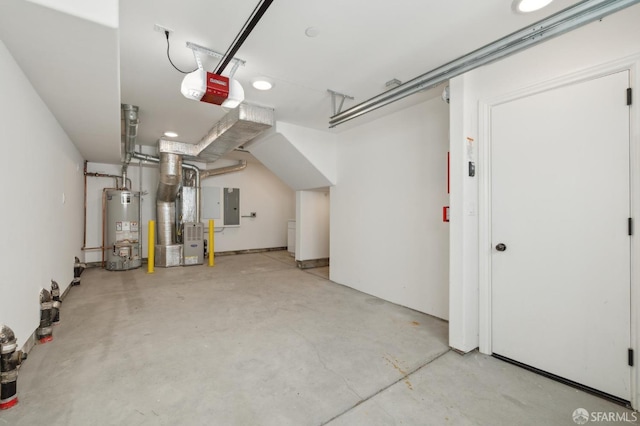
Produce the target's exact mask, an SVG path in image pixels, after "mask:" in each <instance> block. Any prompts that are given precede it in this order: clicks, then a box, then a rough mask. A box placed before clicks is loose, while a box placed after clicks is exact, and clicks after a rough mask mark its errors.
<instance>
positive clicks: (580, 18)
mask: <svg viewBox="0 0 640 426" xmlns="http://www.w3.org/2000/svg"><path fill="white" fill-rule="evenodd" d="M636 3H640V0H584V1H582V2H580V3H577V4H575V5H574V6H571V7H568V8H566V9H564V10H562V11H560V12H558V13H556V14H554V15H551V16H549V17H548V18H545V19H543V20H541V21H538V22H536V23H535V24H533V25H531V26H529V27H526V28H523V29H521V30H519V31H516V32H514V33H512V34H510V35H508V36H506V37H503V38H501V39H499V40H497V41H494V42H493V43H490V44H488V45H486V46H484V47H481V48H480V49H477V50H474V51H473V52H471V53H468V54H466V55H464V56H462V57H460V58H458V59H455V60H453V61H451V62H449V63H447V64H445V65H443V66H441V67H438V68H436V69H434V70H431V71H429V72H427V73H425V74H422V75H420V76H418V77H416V78H414V79H413V80H409V81H407V82H406V83H404V84H401V85H400V86H398V87H395V88H393V89H390V90H387V91H386V92H384V93H381V94H379V95H377V96H374V97H373V98H371V99H368V100H366V101H364V102H362V103H360V104H358V105H356V106H353V107H351V108H349V109H347V110H345V111H343V112H340V113H338V114H335V115H334V116H332V117H331V118H330V120H329V127H330V128H332V127H336V126H338V125H340V124H343V123H345V122H347V121H349V120H353V119H354V118H356V117H359V116H361V115H363V114H366V113H368V112H371V111H374V110H376V109H378V108H380V107H383V106H385V105H388V104H390V103H392V102H395V101H398V100H400V99H403V98H405V97H407V96H410V95H413V94H414V93H417V92H420V91H423V90H427V89H431V88H433V87H435V86H437V85H438V84H441V83H443V82H445V81H447V80H449V79H451V78H453V77H456V76H459V75H461V74H464V73H465V72H468V71H471V70H473V69H475V68H478V67H480V66H482V65H486V64H488V63H490V62H493V61H496V60H498V59H502V58H504V57H506V56H509V55H512V54H514V53H516V52H519V51H522V50H524V49H526V48H528V47H531V46H533V45H536V44H538V43H540V42H542V41H545V40H548V39H551V38H553V37H555V36H558V35H561V34H564V33H566V32H569V31H571V30H574V29H576V28H578V27H581V26H583V25H585V24H588V23H590V22H593V21H596V20H598V19H601V18H604V17H605V16H608V15H610V14H612V13H615V12H618V11H620V10H622V9H625V8H627V7H629V6H632V5H634V4H636Z"/></svg>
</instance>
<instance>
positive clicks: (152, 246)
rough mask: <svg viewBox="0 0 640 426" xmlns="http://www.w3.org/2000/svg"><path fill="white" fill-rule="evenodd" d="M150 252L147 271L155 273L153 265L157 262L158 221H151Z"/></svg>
mask: <svg viewBox="0 0 640 426" xmlns="http://www.w3.org/2000/svg"><path fill="white" fill-rule="evenodd" d="M148 244H149V248H148V251H149V254H148V255H147V273H148V274H153V266H154V264H155V262H156V221H155V220H150V221H149V241H148Z"/></svg>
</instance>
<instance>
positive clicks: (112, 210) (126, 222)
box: [105, 189, 142, 271]
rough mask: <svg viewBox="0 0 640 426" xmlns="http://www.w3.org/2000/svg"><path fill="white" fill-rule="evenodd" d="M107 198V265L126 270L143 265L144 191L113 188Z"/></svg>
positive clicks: (117, 269)
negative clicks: (142, 216)
mask: <svg viewBox="0 0 640 426" xmlns="http://www.w3.org/2000/svg"><path fill="white" fill-rule="evenodd" d="M105 197H106V200H105V203H106V224H105V227H106V229H105V232H106V236H105V237H106V240H105V244H106V245H105V254H106V268H107V269H108V270H110V271H126V270H128V269H135V268H139V267H140V266H141V265H142V256H141V253H140V222H139V220H140V193H139V192H135V191H128V190H120V189H109V190H107V191H106V194H105Z"/></svg>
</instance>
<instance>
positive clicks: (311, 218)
mask: <svg viewBox="0 0 640 426" xmlns="http://www.w3.org/2000/svg"><path fill="white" fill-rule="evenodd" d="M329 206H330V203H329V191H328V190H327V191H297V192H296V260H315V259H327V258H328V257H329V214H330V209H329Z"/></svg>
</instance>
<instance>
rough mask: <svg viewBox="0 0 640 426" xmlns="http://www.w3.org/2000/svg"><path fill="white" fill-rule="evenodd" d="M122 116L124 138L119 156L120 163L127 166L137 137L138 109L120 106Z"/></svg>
mask: <svg viewBox="0 0 640 426" xmlns="http://www.w3.org/2000/svg"><path fill="white" fill-rule="evenodd" d="M121 107H122V115H123V119H124V136H123V137H122V145H121V150H120V154H121V157H122V162H123V163H124V164H129V162H130V161H131V158H132V157H133V153H134V151H135V145H136V138H137V137H138V124H139V120H138V107H137V106H135V105H129V104H122V105H121Z"/></svg>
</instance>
